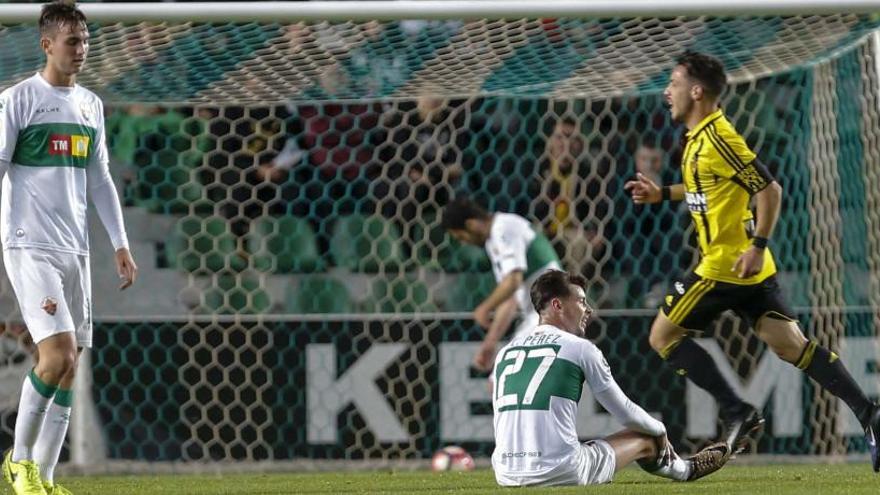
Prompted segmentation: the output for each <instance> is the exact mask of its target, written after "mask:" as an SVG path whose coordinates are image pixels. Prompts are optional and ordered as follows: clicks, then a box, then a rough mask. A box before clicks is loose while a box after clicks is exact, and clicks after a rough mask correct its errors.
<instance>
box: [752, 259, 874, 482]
mask: <svg viewBox="0 0 880 495" xmlns="http://www.w3.org/2000/svg"><path fill="white" fill-rule="evenodd" d="M740 311H742V312H744V313H746V315H747V316H748V317H749V319H750V320H751V321H752V322H754V323H753V325H754V328H755V333H756V335H757V336H758V338H759V339H761V340H762V341H763V342H765V343H766V344H767V347H768V348H770V350H772V351H773V352H774V353H775V354H776V355H777V356H779V357H780V358H781V359H782V360H784V361H787V362H789V363H791V364H793V365H795V366H797V367H798V369H801V370H803V371H804V373H806V374H807V375H808V376H809V377H810V378H812V379H813V380H815V381H816V383H818V384H819V385H820V386H822V387H823V388H825V389H826V390H828V391H829V392H831V393H832V394H834V395H836V396H837V397H839V398H840V399H842V400H843V401H844V402H845V403H846V404H847V405H848V406H849V407H850V409H852V411H853V413H854V414H855V415H856V417H857V418H858V420H859V422H860V423H861V425H862V428H863V429H864V430H865V433H866V435H867V436H868V442H869V444H870V443H872V442H873V443H874V447H873V448H872V452H871V455H872V464H873V468H874V470H875V471H878V470H880V452H878V448H877V447H876V445H877V442H878V441H880V408H878V406H877V405H876V404H875V403H873V402H871V400H870V399H868V397H867V396H866V395H865V393H864V392H863V391H862V389H861V388H860V387H859V386H858V384H857V383H856V382H855V380H854V379H853V378H852V376H851V375H850V374H849V371H847V369H846V366H844V364H843V362H842V361H841V360H840V359H839V357H838V355H837V354H836V353H834V352H832V351H831V350H830V349H827V348H825V347H823V346H821V345H819V343H818V342H817V341H815V340H807V338H806V337H805V336H804V334H803V331H801V328H800V326H799V325H798V322H797V319H796V318H795V315H794V312H793V311H792V310H791V308H790V307H789V306H788V303H787V301H786V300H785V297H784V296H783V295H782V291H781V289H780V287H779V284H778V282H777V281H776V277H775V276H774V277H770V278H768V279H766V280H765V281H763V282H761V283H760V284H758V285H757V286H755V287H754V294H753V295H752V297H749V304H747V305H744V306H743V307H742V308H740Z"/></svg>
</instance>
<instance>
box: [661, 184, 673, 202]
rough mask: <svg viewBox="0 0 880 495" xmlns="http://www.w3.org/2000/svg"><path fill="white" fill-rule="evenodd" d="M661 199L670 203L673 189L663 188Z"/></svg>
mask: <svg viewBox="0 0 880 495" xmlns="http://www.w3.org/2000/svg"><path fill="white" fill-rule="evenodd" d="M660 199H661V200H663V201H669V200H670V199H672V188H670V187H669V186H663V187H661V188H660Z"/></svg>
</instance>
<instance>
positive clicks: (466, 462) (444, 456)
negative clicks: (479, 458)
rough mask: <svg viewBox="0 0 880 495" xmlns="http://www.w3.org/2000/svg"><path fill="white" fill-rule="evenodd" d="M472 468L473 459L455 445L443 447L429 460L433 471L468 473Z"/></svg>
mask: <svg viewBox="0 0 880 495" xmlns="http://www.w3.org/2000/svg"><path fill="white" fill-rule="evenodd" d="M473 468H474V458H473V457H471V455H470V454H468V453H467V451H466V450H464V449H463V448H461V447H459V446H457V445H449V446H447V447H443V448H442V449H440V450H438V451H437V452H435V453H434V457H433V458H431V469H432V470H434V471H470V470H471V469H473Z"/></svg>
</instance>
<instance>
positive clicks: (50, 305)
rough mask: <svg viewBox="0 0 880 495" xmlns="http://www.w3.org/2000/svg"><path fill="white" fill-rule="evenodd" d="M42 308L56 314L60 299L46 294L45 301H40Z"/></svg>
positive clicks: (53, 314)
mask: <svg viewBox="0 0 880 495" xmlns="http://www.w3.org/2000/svg"><path fill="white" fill-rule="evenodd" d="M40 308H42V310H43V311H45V312H46V313H49V315H51V316H55V312H56V311H58V301H56V300H55V298H53V297H49V296H46V297H44V298H43V302H42V303H40Z"/></svg>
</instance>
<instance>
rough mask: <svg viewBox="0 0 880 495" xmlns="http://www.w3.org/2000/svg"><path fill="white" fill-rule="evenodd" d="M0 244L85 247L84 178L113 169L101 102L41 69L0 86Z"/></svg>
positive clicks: (101, 176) (97, 178)
mask: <svg viewBox="0 0 880 495" xmlns="http://www.w3.org/2000/svg"><path fill="white" fill-rule="evenodd" d="M0 161H2V162H6V163H9V169H8V171H7V173H6V175H5V176H4V178H3V192H2V211H0V238H2V240H3V248H4V249H8V248H12V247H15V248H22V247H27V248H39V249H45V250H52V251H61V252H67V253H73V254H79V255H88V250H89V239H88V228H87V219H86V209H87V206H88V203H87V184H89V183H90V182H91V181H94V182H93V183H94V184H97V183H99V182H101V181H103V180H105V178H106V177H105V176H109V172H108V156H107V149H106V143H105V136H104V108H103V104H102V102H101V100H100V98H98V96H97V95H95V94H94V93H92V92H91V91H89V90H87V89H85V88H83V87H82V86H78V85H75V86H73V87H55V86H52V85H50V84H49V83H48V82H47V81H46V80H45V79H44V78H43V77H42V75H40V74H35V75H34V76H33V77H30V78H28V79H25V80H24V81H22V82H20V83H18V84H16V85H15V86H12V87H10V88H8V89H6V90H5V91H3V92H2V93H0Z"/></svg>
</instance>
